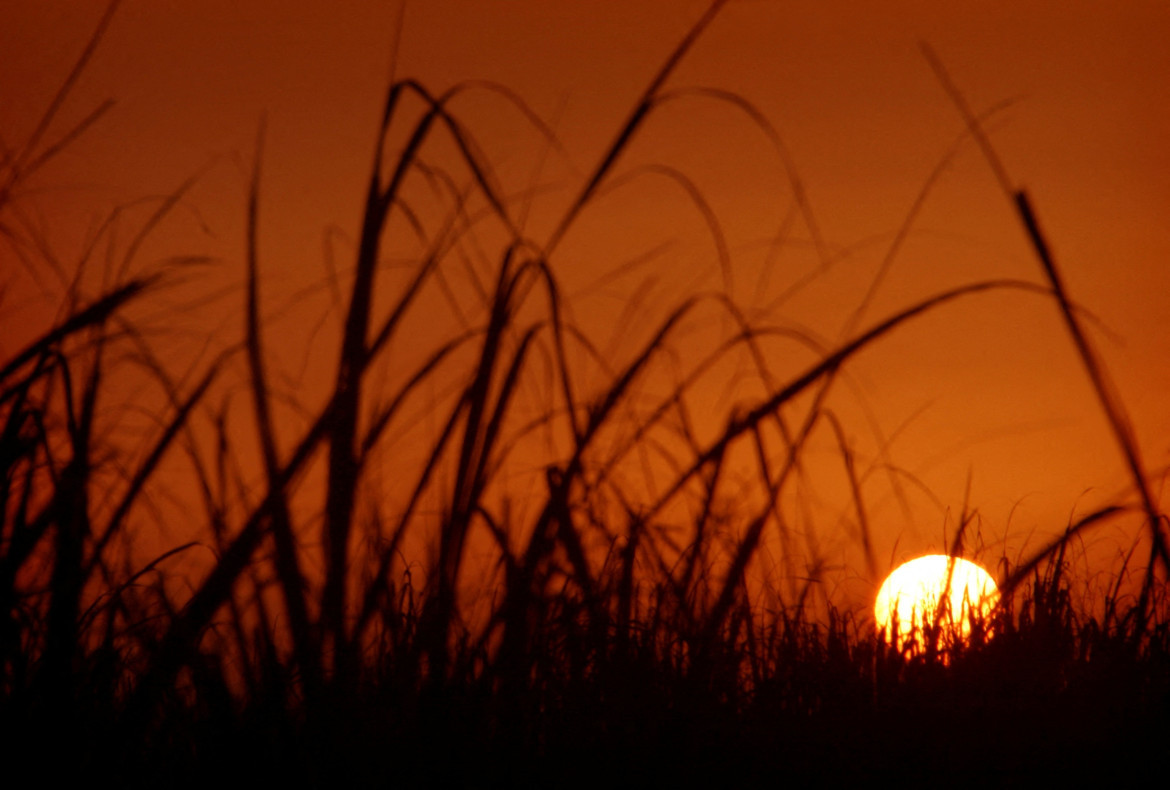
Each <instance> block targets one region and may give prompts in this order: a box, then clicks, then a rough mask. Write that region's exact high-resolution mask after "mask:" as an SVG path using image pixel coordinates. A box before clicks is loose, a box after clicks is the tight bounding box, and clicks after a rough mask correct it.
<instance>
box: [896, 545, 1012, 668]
mask: <svg viewBox="0 0 1170 790" xmlns="http://www.w3.org/2000/svg"><path fill="white" fill-rule="evenodd" d="M998 599H999V591H998V590H997V589H996V586H995V581H994V580H993V579H992V578H991V575H990V574H989V573H988V572H987V571H985V570H984V569H983V568H981V567H979V566H978V565H976V564H975V563H973V562H971V561H970V560H964V559H961V558H958V557H948V556H947V555H945V554H929V555H927V556H925V557H918V558H917V559H913V560H910V561H909V562H906V563H903V564H902V565H900V566H898V568H896V569H895V570H894V572H893V573H891V574H890V575H889V576H888V577H886V580H885V582H884V583H883V584H882V586H881V589H880V590H878V594H877V599H876V600H875V602H874V621H875V623H876V625H877V627H878V629H879V630H881V631H882V633H883V634H884V635H885V637H886V639H887V640H889V641H891V642H893V643H894V644H895V645H897V646H898V647H899V648H911V647H916V648H917V649H919V650H922V649H925V647H926V634H925V633H924V630H923V629H924V628H926V629H932V628H938V629H940V630H939V636H938V643H937V644H940V645H946V644H953V643H955V642H965V641H966V640H967V639H968V638H969V637H970V634H971V625H972V620H973V618H974V619H978V618H982V617H987V616H988V615H990V614H991V611H992V610H993V609H994V608H995V604H996V602H997V601H998ZM940 600H941V601H943V602H944V603H945V606H944V607H943V608H942V609H941V610H940V607H939V601H940ZM894 623H897V626H896V627H897V635H896V637H895V638H891V631H892V629H893V628H894V627H895V626H894Z"/></svg>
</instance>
